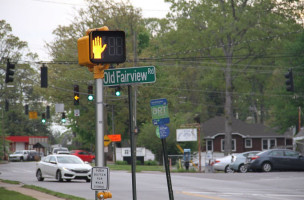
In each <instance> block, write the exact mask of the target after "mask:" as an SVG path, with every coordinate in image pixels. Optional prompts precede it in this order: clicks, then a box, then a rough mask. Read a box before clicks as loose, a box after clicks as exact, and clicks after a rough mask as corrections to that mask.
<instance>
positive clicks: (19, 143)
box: [6, 136, 48, 155]
mask: <svg viewBox="0 0 304 200" xmlns="http://www.w3.org/2000/svg"><path fill="white" fill-rule="evenodd" d="M6 140H7V141H9V142H10V144H9V150H10V151H11V152H15V151H17V150H36V151H37V152H43V153H44V154H45V153H46V147H45V145H46V144H47V143H48V137H47V136H7V137H6ZM45 155H46V154H45Z"/></svg>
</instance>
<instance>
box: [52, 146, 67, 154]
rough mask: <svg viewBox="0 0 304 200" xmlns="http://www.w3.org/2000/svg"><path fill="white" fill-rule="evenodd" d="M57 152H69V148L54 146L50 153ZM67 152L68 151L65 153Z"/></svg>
mask: <svg viewBox="0 0 304 200" xmlns="http://www.w3.org/2000/svg"><path fill="white" fill-rule="evenodd" d="M58 152H60V153H61V152H69V149H68V148H66V147H55V148H54V149H53V151H52V154H59V153H58ZM67 154H69V153H67Z"/></svg>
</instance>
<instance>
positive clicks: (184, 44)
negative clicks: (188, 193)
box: [0, 0, 304, 163]
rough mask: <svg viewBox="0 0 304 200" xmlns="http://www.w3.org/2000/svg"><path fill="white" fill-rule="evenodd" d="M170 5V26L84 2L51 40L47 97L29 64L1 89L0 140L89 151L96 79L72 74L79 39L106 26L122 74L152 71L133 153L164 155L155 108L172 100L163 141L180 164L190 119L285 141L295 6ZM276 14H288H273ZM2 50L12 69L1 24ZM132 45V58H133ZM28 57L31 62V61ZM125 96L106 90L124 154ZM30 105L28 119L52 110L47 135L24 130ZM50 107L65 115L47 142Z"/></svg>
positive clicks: (296, 29) (184, 1)
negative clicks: (17, 138) (123, 51)
mask: <svg viewBox="0 0 304 200" xmlns="http://www.w3.org/2000/svg"><path fill="white" fill-rule="evenodd" d="M167 2H169V3H171V8H170V13H169V15H168V17H167V18H165V19H155V18H150V19H143V17H142V15H141V11H140V10H138V9H136V8H134V7H133V6H132V5H130V3H129V2H128V3H113V2H112V1H109V0H106V1H102V2H101V1H98V0H88V6H87V7H84V8H82V9H80V10H79V11H77V13H75V17H74V19H73V21H72V22H71V24H70V25H68V26H59V27H57V28H56V29H55V30H54V31H53V34H54V36H55V39H54V41H53V42H51V43H48V44H47V47H48V50H49V52H50V55H51V56H52V57H53V60H54V63H53V64H48V65H47V66H48V76H49V88H48V89H45V88H40V86H39V84H38V83H39V73H37V71H39V69H38V68H37V67H35V66H31V65H27V64H24V65H18V66H17V67H18V68H17V69H18V71H16V78H15V80H14V85H15V89H13V90H12V89H11V88H10V89H9V88H5V87H3V86H2V87H0V89H1V95H2V96H3V95H4V94H5V98H9V99H10V103H11V104H10V108H12V109H10V111H9V112H8V113H5V116H4V118H5V123H4V127H3V130H4V131H5V133H6V134H9V135H48V136H50V137H51V138H52V140H53V141H54V140H55V139H58V141H59V140H60V139H64V138H66V137H65V136H66V135H67V136H69V137H70V136H71V135H74V137H73V142H74V144H73V147H75V148H79V147H81V148H85V149H90V150H91V151H94V150H95V134H96V133H95V132H96V130H95V129H96V125H95V123H96V119H95V116H96V113H95V112H96V111H95V103H96V102H95V101H96V98H95V100H94V101H92V102H89V101H88V100H87V86H88V85H89V84H92V83H93V82H94V80H93V73H91V72H89V71H88V69H87V68H86V67H80V66H79V65H77V64H76V63H77V56H78V55H77V39H78V38H80V37H82V36H84V35H85V32H86V31H87V30H88V29H89V28H99V27H102V26H108V27H109V28H110V30H124V31H125V32H126V44H127V47H126V48H127V62H126V63H123V64H121V65H120V66H119V67H120V68H124V67H133V66H134V64H136V65H137V66H147V65H149V66H151V65H153V66H155V67H156V75H157V79H156V82H155V83H153V84H142V85H137V87H136V90H137V96H136V98H137V99H136V110H137V112H136V116H137V126H138V127H139V130H140V132H139V134H138V135H137V136H136V137H137V138H136V139H137V140H136V141H137V143H136V145H137V146H143V147H146V148H147V149H150V150H151V151H152V152H153V153H154V154H155V155H156V159H157V161H159V163H162V160H163V159H162V157H163V155H162V154H163V152H162V143H161V140H160V139H159V138H157V137H156V133H155V129H156V127H155V126H154V125H152V122H151V121H152V119H151V112H150V109H151V108H150V101H151V100H152V99H159V98H166V99H167V100H168V103H169V104H168V106H169V116H170V124H168V126H169V128H170V135H169V137H168V138H166V143H167V145H166V149H167V151H168V154H172V155H176V154H180V152H179V150H178V149H177V147H176V136H175V133H176V129H178V128H181V127H187V125H189V124H193V123H194V119H193V118H194V116H195V115H196V114H198V115H199V116H200V119H201V122H204V121H205V120H207V119H209V118H211V117H214V116H217V115H225V114H226V115H227V113H228V114H229V113H231V114H230V115H231V116H232V115H233V116H236V115H238V117H239V118H240V119H242V120H247V119H252V120H251V121H252V122H253V123H263V124H266V125H272V126H276V127H277V128H278V129H279V131H281V132H284V131H285V130H286V129H287V128H288V127H290V126H292V125H294V124H295V121H296V118H297V112H296V110H297V107H299V106H302V103H301V102H302V100H301V98H302V96H303V94H302V93H303V91H302V88H303V87H304V85H303V84H304V81H303V80H302V78H301V77H302V76H301V71H302V63H303V56H302V55H303V49H304V48H303V46H304V45H303V44H304V39H303V38H304V36H303V34H302V33H300V31H303V28H302V27H301V26H300V25H299V24H298V23H297V20H299V19H300V18H299V16H298V15H297V14H295V13H298V12H297V11H302V8H301V7H300V6H294V5H293V4H292V3H290V1H282V2H281V5H278V4H276V3H275V2H274V1H271V0H266V1H237V0H232V1H215V0H210V1H205V0H202V1H188V0H167ZM280 6H283V7H284V8H285V9H279V8H282V7H280ZM135 36H136V37H135ZM0 44H3V45H0V47H3V46H5V45H6V46H7V45H9V46H10V48H8V49H10V51H9V52H6V51H3V50H1V49H0V50H1V51H3V52H5V53H4V56H7V57H10V58H11V59H14V60H16V61H17V60H18V59H21V54H20V52H19V51H18V50H20V49H23V48H26V46H27V44H26V42H22V41H20V40H19V39H18V38H16V37H15V36H12V34H11V27H10V26H9V25H8V24H6V22H5V21H0ZM134 45H137V46H136V50H137V51H136V53H137V54H138V55H134V52H135V51H134V50H135V46H134ZM5 50H6V49H5ZM29 56H30V57H31V58H32V59H34V58H35V55H34V54H29ZM136 57H137V58H138V62H136V63H135V62H133V58H136ZM65 61H68V62H65ZM63 63H64V64H63ZM0 64H1V68H3V69H4V67H5V61H4V60H1V63H0ZM113 67H116V66H115V65H114V66H113ZM290 67H293V68H294V72H295V77H294V79H295V86H296V87H295V88H296V93H295V96H296V97H297V98H293V94H289V93H287V92H285V85H284V73H285V72H286V71H287V70H286V69H287V68H290ZM3 81H4V79H2V83H3ZM75 84H77V85H79V86H80V105H79V106H74V105H73V85H75ZM2 85H4V84H2ZM121 88H122V90H121V92H122V95H121V96H120V97H116V96H114V94H113V92H114V90H113V88H104V104H105V105H106V107H105V109H104V110H105V113H104V120H105V122H104V124H105V132H106V134H107V133H115V134H121V135H122V142H121V143H120V144H119V146H130V141H129V140H130V136H129V133H130V130H129V102H128V96H127V94H128V89H127V86H122V87H121ZM134 89H135V87H132V91H133V90H134ZM20 94H23V95H20ZM133 96H134V94H133V93H132V97H133ZM3 97H4V96H3ZM26 102H31V104H30V110H37V111H38V113H39V115H40V114H41V113H42V112H44V111H45V105H44V103H45V102H47V103H48V104H50V105H52V106H51V113H52V119H50V120H48V122H47V123H46V125H43V124H41V123H40V119H38V120H28V118H27V116H25V115H24V114H23V113H24V110H23V104H24V103H26ZM56 103H64V105H65V111H66V115H67V123H66V124H62V125H64V126H65V127H66V128H68V131H67V132H65V133H64V135H63V134H62V133H53V134H54V136H53V135H51V131H50V130H49V125H50V123H51V122H55V123H59V121H60V114H56V113H55V112H54V110H55V109H54V106H53V105H55V104H56ZM75 109H79V110H80V116H77V117H75V116H74V110H75ZM230 111H231V112H230ZM97 112H98V111H97ZM16 124H18V126H15V125H16ZM58 141H57V142H58ZM202 144H203V143H202ZM180 145H181V146H182V148H190V149H191V151H197V149H198V147H197V143H196V142H187V143H181V144H180Z"/></svg>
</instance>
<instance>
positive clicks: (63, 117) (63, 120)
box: [61, 112, 66, 123]
mask: <svg viewBox="0 0 304 200" xmlns="http://www.w3.org/2000/svg"><path fill="white" fill-rule="evenodd" d="M61 122H62V123H65V122H66V120H65V113H64V112H63V113H62V115H61Z"/></svg>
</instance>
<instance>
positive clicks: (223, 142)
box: [221, 139, 236, 151]
mask: <svg viewBox="0 0 304 200" xmlns="http://www.w3.org/2000/svg"><path fill="white" fill-rule="evenodd" d="M231 142H232V143H231V148H232V149H231V150H232V151H236V140H235V139H232V141H231ZM221 144H222V146H221V150H222V151H225V149H224V147H225V140H224V139H222V140H221Z"/></svg>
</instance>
